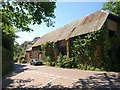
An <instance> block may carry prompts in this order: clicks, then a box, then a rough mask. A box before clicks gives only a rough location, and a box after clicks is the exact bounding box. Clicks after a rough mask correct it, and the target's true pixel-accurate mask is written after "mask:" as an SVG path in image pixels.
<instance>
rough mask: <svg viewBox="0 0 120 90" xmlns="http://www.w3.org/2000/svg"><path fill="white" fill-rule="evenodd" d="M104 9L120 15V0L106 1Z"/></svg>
mask: <svg viewBox="0 0 120 90" xmlns="http://www.w3.org/2000/svg"><path fill="white" fill-rule="evenodd" d="M102 9H103V10H108V11H109V12H111V13H113V14H115V15H117V16H120V0H108V2H105V3H104V5H103V8H102Z"/></svg>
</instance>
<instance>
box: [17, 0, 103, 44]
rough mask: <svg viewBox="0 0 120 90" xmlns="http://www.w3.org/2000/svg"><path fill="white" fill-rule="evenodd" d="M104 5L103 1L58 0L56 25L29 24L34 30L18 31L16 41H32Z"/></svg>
mask: <svg viewBox="0 0 120 90" xmlns="http://www.w3.org/2000/svg"><path fill="white" fill-rule="evenodd" d="M102 7H103V2H57V3H56V9H55V12H54V14H55V16H56V18H55V19H54V20H53V21H55V24H54V26H55V27H47V26H46V24H45V23H42V24H40V25H37V24H36V25H29V26H30V28H32V29H33V30H34V31H32V32H17V33H16V35H18V36H19V38H18V39H16V42H18V43H19V44H22V43H24V42H25V41H32V40H33V39H34V38H35V37H42V36H43V35H45V34H47V33H48V32H51V31H53V30H56V29H57V28H59V27H62V26H64V25H66V24H69V23H70V22H73V21H75V20H77V19H80V18H82V17H84V16H87V15H89V14H91V13H93V12H96V11H98V10H100V9H101V8H102Z"/></svg>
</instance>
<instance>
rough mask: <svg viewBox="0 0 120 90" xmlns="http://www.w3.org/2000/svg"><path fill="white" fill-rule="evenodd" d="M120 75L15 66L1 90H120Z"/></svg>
mask: <svg viewBox="0 0 120 90" xmlns="http://www.w3.org/2000/svg"><path fill="white" fill-rule="evenodd" d="M119 75H120V73H115V72H97V71H85V70H78V69H63V68H58V67H50V66H44V65H43V66H31V65H27V64H15V70H14V72H13V73H12V74H10V75H8V76H7V77H5V78H4V79H3V81H2V85H3V88H10V89H13V88H29V89H30V88H37V89H38V88H39V89H40V90H41V89H42V90H44V89H45V90H46V89H47V90H49V89H51V90H53V89H55V90H56V89H60V90H62V89H66V90H67V89H69V90H79V89H81V88H82V89H90V88H93V89H97V90H98V89H104V88H106V89H108V90H109V89H116V90H120V78H119Z"/></svg>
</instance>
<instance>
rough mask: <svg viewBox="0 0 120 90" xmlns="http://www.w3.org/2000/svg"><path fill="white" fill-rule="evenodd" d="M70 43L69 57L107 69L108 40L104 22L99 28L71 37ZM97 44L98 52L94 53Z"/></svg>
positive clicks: (81, 62) (84, 63) (80, 62)
mask: <svg viewBox="0 0 120 90" xmlns="http://www.w3.org/2000/svg"><path fill="white" fill-rule="evenodd" d="M70 45H71V46H70V57H74V59H75V61H76V62H78V63H79V64H83V66H84V65H91V66H94V67H95V68H101V67H102V68H103V69H105V70H108V69H109V68H108V67H109V66H110V65H109V61H110V59H109V56H108V50H109V49H110V42H109V37H108V29H107V26H106V24H105V25H104V26H103V27H102V29H101V30H98V31H94V32H92V33H89V34H86V35H82V36H77V37H75V38H73V39H71V40H70ZM97 46H98V47H99V48H100V52H99V53H96V49H97ZM96 54H98V55H96ZM78 66H79V65H78Z"/></svg>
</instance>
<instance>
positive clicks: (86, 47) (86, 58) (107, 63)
mask: <svg viewBox="0 0 120 90" xmlns="http://www.w3.org/2000/svg"><path fill="white" fill-rule="evenodd" d="M57 46H58V45H57V43H53V42H47V43H45V44H43V45H42V46H41V48H42V52H43V54H44V55H45V56H47V61H48V62H49V65H51V66H55V65H56V66H59V67H63V68H65V67H66V68H79V69H84V70H97V71H99V70H106V71H109V70H112V71H120V70H119V67H120V66H119V59H118V58H117V55H118V53H119V52H118V50H117V48H118V47H117V39H116V36H114V37H112V38H111V37H109V32H108V28H107V24H106V22H105V24H104V25H103V27H102V28H101V30H97V31H94V32H91V33H88V34H85V35H81V36H77V37H74V38H71V39H70V47H69V50H70V51H69V52H70V57H69V60H68V62H67V57H66V56H65V55H64V56H63V55H62V54H60V53H59V56H58V59H57V61H56V60H55V55H54V50H55V48H58V47H57Z"/></svg>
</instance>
